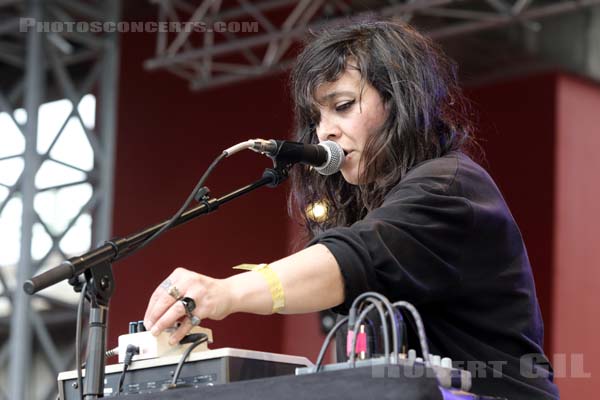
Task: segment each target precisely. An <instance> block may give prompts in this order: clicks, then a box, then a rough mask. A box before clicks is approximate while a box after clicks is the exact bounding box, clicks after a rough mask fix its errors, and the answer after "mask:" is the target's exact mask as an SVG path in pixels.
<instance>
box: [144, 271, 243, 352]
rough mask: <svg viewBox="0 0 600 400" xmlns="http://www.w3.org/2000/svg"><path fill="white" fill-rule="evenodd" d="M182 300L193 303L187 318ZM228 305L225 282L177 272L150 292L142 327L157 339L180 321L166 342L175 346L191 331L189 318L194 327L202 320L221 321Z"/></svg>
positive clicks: (228, 289) (229, 294) (229, 304)
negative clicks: (194, 320)
mask: <svg viewBox="0 0 600 400" xmlns="http://www.w3.org/2000/svg"><path fill="white" fill-rule="evenodd" d="M185 297H188V298H190V299H192V300H193V302H194V303H195V307H194V309H193V310H191V315H188V314H187V312H186V309H185V306H184V304H183V302H182V301H180V300H181V299H182V298H185ZM232 302H233V298H232V290H231V289H230V288H229V287H228V283H227V281H226V280H223V279H214V278H210V277H208V276H205V275H201V274H198V273H196V272H192V271H189V270H187V269H184V268H177V269H175V270H174V271H173V272H172V273H171V275H169V276H168V277H167V279H165V280H164V281H163V282H162V283H161V284H160V286H158V287H157V288H156V290H154V293H153V294H152V297H150V301H149V303H148V308H147V309H146V314H145V315H144V325H145V326H146V329H149V330H150V331H151V332H152V334H153V335H158V334H159V333H161V332H162V331H163V330H165V329H167V328H170V327H173V326H174V325H175V324H176V322H177V321H180V322H181V325H180V326H179V328H177V330H176V331H175V332H174V333H173V334H172V335H171V338H170V339H169V343H170V344H175V343H177V342H179V341H180V340H181V339H182V338H183V337H184V336H185V335H186V334H187V333H188V332H189V331H190V329H192V326H193V325H192V320H191V318H190V317H196V318H198V323H199V321H200V320H202V319H206V318H209V319H215V320H220V319H223V318H225V317H227V316H228V315H229V314H231V313H232V310H231V306H232Z"/></svg>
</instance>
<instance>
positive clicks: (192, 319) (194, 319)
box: [190, 315, 202, 326]
mask: <svg viewBox="0 0 600 400" xmlns="http://www.w3.org/2000/svg"><path fill="white" fill-rule="evenodd" d="M201 321H202V320H201V319H200V318H198V317H196V316H195V315H192V316H191V317H190V322H191V323H192V326H198V325H200V322H201Z"/></svg>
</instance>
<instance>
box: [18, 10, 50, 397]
mask: <svg viewBox="0 0 600 400" xmlns="http://www.w3.org/2000/svg"><path fill="white" fill-rule="evenodd" d="M27 9H28V14H29V16H30V17H31V18H35V19H36V20H37V21H40V20H42V6H41V3H40V0H29V1H28V2H27ZM42 40H43V37H42V33H41V32H36V31H35V29H31V30H30V31H29V32H28V33H27V55H26V64H25V65H26V72H25V74H26V78H25V82H26V83H25V109H26V110H27V124H26V126H25V141H26V144H25V154H24V160H25V165H26V166H27V168H25V169H24V170H23V176H22V179H21V194H22V201H23V215H22V222H21V252H20V258H19V264H18V269H17V273H16V279H17V282H16V288H17V289H16V290H15V291H14V302H13V313H12V318H11V327H10V328H11V335H10V341H11V346H10V347H11V368H10V398H11V399H25V398H26V395H27V388H28V386H30V384H31V382H29V376H30V372H31V353H32V351H31V350H32V343H31V342H32V332H31V325H30V324H29V313H30V302H29V300H30V297H29V296H28V295H27V294H26V293H25V292H23V291H22V290H20V288H21V287H22V285H23V283H24V282H25V281H26V280H27V279H29V277H31V275H32V274H33V273H34V272H35V271H34V268H33V260H32V258H31V239H32V235H33V224H34V222H35V214H34V213H35V211H34V208H33V201H34V197H35V175H36V173H37V171H38V169H39V163H40V156H39V155H38V153H37V125H38V109H39V106H40V104H41V99H42V95H43V93H42V87H43V71H44V70H43V66H42V65H41V63H42V61H43V56H42Z"/></svg>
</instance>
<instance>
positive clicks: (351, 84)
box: [145, 21, 558, 399]
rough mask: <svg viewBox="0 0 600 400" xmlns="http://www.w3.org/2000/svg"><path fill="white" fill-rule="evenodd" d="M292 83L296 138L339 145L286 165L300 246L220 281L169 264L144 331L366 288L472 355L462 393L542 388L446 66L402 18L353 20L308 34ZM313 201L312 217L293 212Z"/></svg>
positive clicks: (534, 349) (507, 236)
mask: <svg viewBox="0 0 600 400" xmlns="http://www.w3.org/2000/svg"><path fill="white" fill-rule="evenodd" d="M292 88H293V96H294V100H295V103H296V107H295V114H296V123H297V130H296V132H297V138H298V140H299V141H302V142H308V143H317V142H320V141H325V140H332V141H334V142H337V143H338V144H339V145H340V146H341V147H342V148H343V149H344V152H345V153H346V159H345V160H344V163H343V164H342V168H341V171H340V173H339V174H335V175H332V176H329V177H324V176H320V175H318V174H317V173H315V172H314V171H312V170H311V169H310V168H300V167H298V168H299V169H298V170H296V171H294V176H293V182H294V185H293V188H294V189H293V196H292V200H293V201H292V203H291V204H292V205H293V206H294V208H295V210H296V211H299V213H300V214H301V215H302V218H303V221H304V226H305V228H306V232H307V234H308V236H309V238H310V239H311V240H310V242H309V244H308V246H306V247H305V248H304V249H303V250H301V251H299V252H297V253H295V254H292V255H290V256H288V257H286V258H284V259H281V260H278V261H275V262H273V263H271V264H269V265H267V266H264V265H263V266H261V268H260V269H257V270H256V271H249V272H245V273H241V274H238V275H234V276H231V277H229V278H227V279H213V278H210V277H207V276H204V275H201V274H197V273H195V272H192V271H188V270H185V269H181V268H179V269H176V270H175V271H173V273H172V274H171V275H170V276H169V277H168V279H167V280H166V281H165V282H163V284H162V285H161V286H159V287H158V288H157V289H156V290H155V292H154V294H153V295H152V297H151V299H150V302H149V305H148V309H147V311H146V315H145V323H146V326H147V327H148V328H151V330H152V332H153V333H155V334H158V333H159V332H161V331H162V330H164V329H165V328H167V327H170V326H172V325H173V324H174V323H175V322H176V321H178V320H181V321H183V323H182V325H181V327H180V328H179V329H177V331H175V333H174V334H173V335H172V338H171V340H172V342H176V341H178V340H179V339H181V338H182V337H183V336H184V335H185V333H186V332H187V331H188V330H189V329H190V328H191V326H192V324H194V323H198V321H199V320H200V319H204V318H211V319H222V318H225V317H226V316H228V315H229V314H232V313H235V312H249V313H255V314H271V313H274V312H281V313H304V312H313V311H318V310H324V309H328V308H332V307H335V309H334V310H335V311H337V312H339V313H345V312H347V310H348V308H349V306H350V304H351V303H352V301H353V299H354V298H356V297H357V296H358V295H359V294H360V293H363V292H365V291H369V290H370V291H376V292H380V293H382V294H383V295H385V296H387V297H388V298H389V299H390V300H392V301H398V300H407V301H409V302H412V303H413V304H415V306H416V307H417V308H418V309H419V311H420V313H421V315H422V317H423V319H424V323H425V328H426V332H427V334H428V339H429V342H430V348H431V351H432V352H433V353H435V354H441V355H444V356H449V357H451V358H453V359H454V360H456V361H460V362H462V363H463V364H462V366H463V367H465V366H467V367H469V366H471V367H472V364H469V363H472V362H478V364H476V370H475V371H471V372H472V373H474V375H475V379H474V383H473V391H474V392H475V393H481V394H490V395H496V396H506V397H508V398H510V399H513V398H523V399H525V398H526V399H535V398H540V399H541V398H544V399H546V398H557V397H558V394H557V390H556V387H555V386H554V384H553V383H552V381H551V376H550V374H551V373H550V372H549V371H551V368H550V367H549V363H548V360H547V359H546V358H545V356H544V355H543V351H542V347H541V346H542V340H543V325H542V320H541V316H540V312H539V307H538V303H537V299H536V295H535V287H534V283H533V277H532V274H531V268H530V266H529V261H528V259H527V253H526V250H525V246H524V244H523V240H522V238H521V234H520V232H519V230H518V227H517V225H516V223H515V221H514V220H513V218H512V216H511V214H510V212H509V210H508V208H507V206H506V204H505V202H504V200H503V198H502V196H501V194H500V192H499V191H498V189H497V187H496V186H495V184H494V183H493V181H492V179H491V178H490V177H489V175H488V174H487V173H486V172H485V171H484V170H483V169H482V168H481V167H479V166H478V165H477V164H476V163H475V162H473V161H472V160H471V159H470V158H469V157H468V156H467V155H465V154H464V152H463V151H464V150H466V147H467V146H468V145H469V144H470V143H471V138H470V126H469V123H468V121H467V119H466V117H465V112H464V107H463V104H464V101H463V96H462V94H461V91H460V89H459V88H458V86H457V83H456V78H455V75H454V70H453V65H452V64H451V63H450V62H449V61H448V60H447V59H446V58H445V56H444V55H443V54H442V53H441V52H440V51H439V50H438V49H437V48H436V47H435V46H434V45H433V44H432V43H431V42H430V41H429V40H427V39H425V38H424V37H423V36H421V35H420V34H418V33H417V32H416V31H414V30H413V29H411V28H410V27H408V26H406V25H404V24H402V23H398V22H391V21H368V22H359V23H353V24H352V25H349V26H342V27H336V28H332V29H330V30H328V31H324V32H320V33H319V34H318V35H316V37H315V38H314V39H313V40H312V41H311V42H309V44H308V45H307V46H306V48H305V49H304V50H303V52H302V53H301V54H300V56H299V57H298V61H297V64H296V66H295V68H294V70H293V72H292ZM317 201H320V202H323V203H324V204H326V205H327V210H328V212H327V217H326V218H325V219H324V220H318V221H316V220H312V219H310V218H308V217H307V216H306V213H305V212H304V211H305V210H306V209H307V207H310V205H311V204H314V203H315V202H317ZM257 271H258V273H257ZM182 296H185V297H187V298H188V299H186V300H185V301H184V302H181V301H177V299H180V298H181V297H182ZM189 299H191V300H193V303H195V304H193V305H195V308H193V307H189V309H188V310H187V316H188V318H186V317H185V316H186V309H185V304H188V305H189V304H190V302H189ZM409 336H414V335H409ZM524 356H525V358H524ZM532 363H534V364H535V366H534V367H535V373H531V368H532V366H531V364H532ZM528 371H529V372H528Z"/></svg>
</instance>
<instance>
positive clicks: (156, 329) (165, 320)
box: [150, 301, 189, 335]
mask: <svg viewBox="0 0 600 400" xmlns="http://www.w3.org/2000/svg"><path fill="white" fill-rule="evenodd" d="M182 317H185V318H184V319H186V320H187V319H188V318H187V316H186V312H185V307H184V306H183V304H182V303H181V301H176V302H175V303H174V304H172V305H171V306H170V307H169V308H168V309H167V310H166V311H165V312H164V313H163V314H162V315H161V316H160V318H158V319H157V320H156V322H155V323H154V325H153V326H152V329H150V332H152V334H153V335H158V334H159V333H160V332H162V331H164V330H165V329H167V328H171V327H172V326H174V325H175V323H176V322H177V321H178V320H179V319H182ZM184 323H185V321H184ZM188 330H189V329H188Z"/></svg>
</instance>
